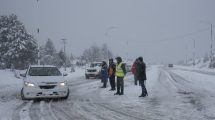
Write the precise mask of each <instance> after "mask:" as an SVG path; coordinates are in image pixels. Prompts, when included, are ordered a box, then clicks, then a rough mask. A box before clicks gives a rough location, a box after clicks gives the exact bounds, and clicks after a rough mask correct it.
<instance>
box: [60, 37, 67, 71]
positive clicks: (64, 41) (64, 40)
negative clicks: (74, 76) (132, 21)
mask: <svg viewBox="0 0 215 120" xmlns="http://www.w3.org/2000/svg"><path fill="white" fill-rule="evenodd" d="M61 40H63V52H64V55H65V61H64V70H65V71H66V39H65V38H63V39H61Z"/></svg>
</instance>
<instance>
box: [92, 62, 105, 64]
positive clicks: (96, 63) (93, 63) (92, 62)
mask: <svg viewBox="0 0 215 120" xmlns="http://www.w3.org/2000/svg"><path fill="white" fill-rule="evenodd" d="M98 63H99V64H101V63H102V62H92V63H91V64H98Z"/></svg>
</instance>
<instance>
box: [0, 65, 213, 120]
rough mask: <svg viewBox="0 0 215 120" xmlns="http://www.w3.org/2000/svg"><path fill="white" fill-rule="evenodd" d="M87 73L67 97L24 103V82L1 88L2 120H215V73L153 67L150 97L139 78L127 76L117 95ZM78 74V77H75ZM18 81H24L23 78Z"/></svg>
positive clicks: (74, 80) (74, 79) (75, 81)
mask: <svg viewBox="0 0 215 120" xmlns="http://www.w3.org/2000/svg"><path fill="white" fill-rule="evenodd" d="M83 75H84V74H82V75H81V76H78V75H75V77H74V76H73V77H71V78H70V80H69V86H70V96H69V98H68V99H67V100H41V101H22V100H21V99H20V93H19V92H20V89H21V84H18V83H17V84H12V85H8V84H2V85H1V86H0V119H1V120H215V114H214V113H215V106H214V104H215V90H214V88H215V80H214V77H215V76H214V75H212V74H210V75H209V74H204V73H200V72H196V71H187V70H183V69H177V68H167V67H164V66H152V67H149V68H148V70H147V77H148V80H147V82H146V84H147V85H146V86H147V89H148V92H149V96H148V97H146V98H139V97H138V96H139V95H140V93H141V88H140V87H139V86H135V85H134V82H133V76H132V75H131V74H128V75H127V76H126V78H125V91H124V92H125V95H123V96H118V95H113V94H114V93H115V92H113V91H108V90H109V89H110V86H108V88H106V89H103V88H100V86H102V84H101V82H100V80H96V79H89V80H86V79H85V78H84V76H83ZM71 76H72V75H71ZM17 80H18V79H17Z"/></svg>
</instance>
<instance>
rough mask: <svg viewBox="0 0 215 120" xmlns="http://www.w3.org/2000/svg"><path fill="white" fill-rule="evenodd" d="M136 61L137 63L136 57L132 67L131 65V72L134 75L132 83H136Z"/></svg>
mask: <svg viewBox="0 0 215 120" xmlns="http://www.w3.org/2000/svg"><path fill="white" fill-rule="evenodd" d="M137 63H138V58H137V59H136V60H135V61H134V63H133V65H132V67H131V72H132V74H133V75H134V85H137V81H138V79H137Z"/></svg>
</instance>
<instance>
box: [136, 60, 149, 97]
mask: <svg viewBox="0 0 215 120" xmlns="http://www.w3.org/2000/svg"><path fill="white" fill-rule="evenodd" d="M137 77H138V80H139V83H140V85H141V87H142V94H141V95H140V96H139V97H145V96H148V92H147V90H146V86H145V81H146V79H147V78H146V64H145V63H144V62H143V58H142V57H139V58H138V64H137Z"/></svg>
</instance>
